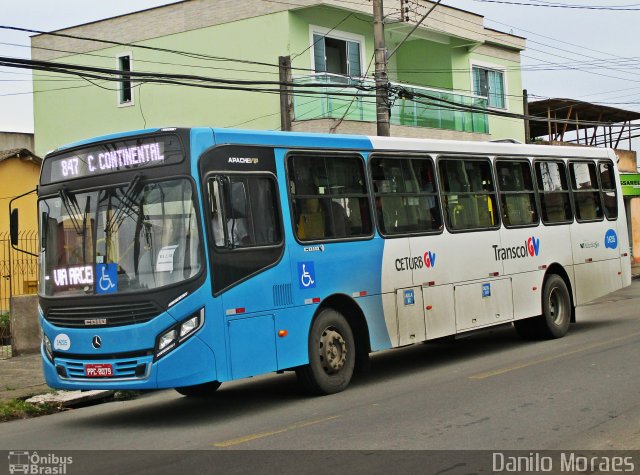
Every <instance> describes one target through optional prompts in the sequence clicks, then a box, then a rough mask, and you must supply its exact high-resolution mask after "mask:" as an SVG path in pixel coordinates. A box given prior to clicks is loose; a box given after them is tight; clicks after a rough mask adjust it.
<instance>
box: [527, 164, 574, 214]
mask: <svg viewBox="0 0 640 475" xmlns="http://www.w3.org/2000/svg"><path fill="white" fill-rule="evenodd" d="M535 170H536V181H537V187H538V194H539V196H540V214H541V216H542V222H543V223H545V224H560V223H570V222H571V221H573V212H572V211H571V200H570V198H569V185H568V182H567V175H566V169H565V166H564V162H561V161H551V160H544V161H538V162H536V165H535Z"/></svg>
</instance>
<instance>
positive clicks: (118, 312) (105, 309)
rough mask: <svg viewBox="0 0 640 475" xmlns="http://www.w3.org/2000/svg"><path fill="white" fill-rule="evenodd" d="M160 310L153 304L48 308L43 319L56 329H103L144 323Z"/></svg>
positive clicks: (136, 303)
mask: <svg viewBox="0 0 640 475" xmlns="http://www.w3.org/2000/svg"><path fill="white" fill-rule="evenodd" d="M161 312H162V310H161V309H160V308H159V307H158V306H157V305H156V304H154V303H153V302H135V303H134V302H132V303H127V304H117V305H100V306H97V305H96V306H83V307H61V308H50V309H49V310H48V311H47V313H46V314H45V316H44V318H45V319H46V320H47V321H48V322H49V323H51V324H52V325H56V326H58V327H67V328H86V327H90V328H104V327H117V326H122V325H133V324H135V323H145V322H148V321H149V320H151V319H153V318H154V317H156V316H157V315H159V314H160V313H161Z"/></svg>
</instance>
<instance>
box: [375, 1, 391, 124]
mask: <svg viewBox="0 0 640 475" xmlns="http://www.w3.org/2000/svg"><path fill="white" fill-rule="evenodd" d="M383 21H384V11H383V7H382V0H373V42H374V46H375V59H376V72H375V78H376V123H377V126H378V127H377V129H378V135H380V136H385V137H388V136H389V135H391V132H390V127H389V116H390V110H389V78H388V77H387V58H386V53H387V52H386V46H385V41H384V23H383Z"/></svg>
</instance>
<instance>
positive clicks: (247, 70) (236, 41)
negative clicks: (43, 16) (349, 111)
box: [32, 0, 524, 155]
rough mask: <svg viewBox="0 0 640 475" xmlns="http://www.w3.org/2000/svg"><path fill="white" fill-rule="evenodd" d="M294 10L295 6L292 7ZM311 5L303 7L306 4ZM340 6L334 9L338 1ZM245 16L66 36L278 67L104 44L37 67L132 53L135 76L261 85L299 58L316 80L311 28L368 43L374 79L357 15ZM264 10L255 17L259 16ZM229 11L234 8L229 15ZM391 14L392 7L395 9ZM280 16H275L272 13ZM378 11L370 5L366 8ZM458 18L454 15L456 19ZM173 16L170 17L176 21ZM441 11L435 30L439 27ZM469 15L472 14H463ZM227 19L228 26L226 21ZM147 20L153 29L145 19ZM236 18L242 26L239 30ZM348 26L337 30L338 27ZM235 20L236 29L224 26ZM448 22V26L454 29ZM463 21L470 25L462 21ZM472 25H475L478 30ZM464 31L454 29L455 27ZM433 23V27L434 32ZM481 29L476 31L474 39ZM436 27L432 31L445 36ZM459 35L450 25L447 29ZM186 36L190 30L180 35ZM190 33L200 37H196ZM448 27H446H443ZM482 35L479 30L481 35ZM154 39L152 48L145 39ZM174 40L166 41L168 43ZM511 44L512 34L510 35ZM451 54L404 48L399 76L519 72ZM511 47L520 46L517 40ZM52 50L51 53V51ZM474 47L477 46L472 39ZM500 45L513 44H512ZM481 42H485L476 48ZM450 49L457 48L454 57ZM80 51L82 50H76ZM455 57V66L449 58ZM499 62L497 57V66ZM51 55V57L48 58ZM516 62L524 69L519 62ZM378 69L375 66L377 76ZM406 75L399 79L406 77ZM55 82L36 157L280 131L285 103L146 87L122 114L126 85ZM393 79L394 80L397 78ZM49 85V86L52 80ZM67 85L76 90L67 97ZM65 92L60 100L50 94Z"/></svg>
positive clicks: (198, 2)
mask: <svg viewBox="0 0 640 475" xmlns="http://www.w3.org/2000/svg"><path fill="white" fill-rule="evenodd" d="M285 3H286V2H285ZM305 3H311V1H310V0H304V1H302V2H301V5H302V4H305ZM329 3H331V4H333V3H334V2H329ZM231 4H232V2H230V1H227V0H218V1H217V2H216V3H215V5H221V6H224V5H227V6H228V5H231ZM237 4H238V8H237V11H236V10H234V11H233V12H229V11H227V10H224V11H221V12H220V14H219V15H218V16H216V15H215V14H214V13H212V10H214V9H213V8H211V7H209V8H206V7H207V6H210V5H213V4H212V3H210V4H208V3H207V2H204V1H203V0H193V1H192V2H184V3H179V4H176V5H173V6H168V7H165V9H162V8H158V9H153V10H150V11H147V12H141V13H138V14H134V15H127V16H123V17H118V18H114V19H109V20H105V21H103V22H96V23H93V24H88V25H82V26H79V27H75V28H71V29H68V30H65V33H72V34H79V35H86V36H95V37H99V38H100V37H101V38H114V37H117V38H118V39H119V40H121V41H136V40H138V41H140V44H142V45H145V46H153V47H160V48H167V49H172V50H182V51H189V52H193V53H199V54H205V55H214V56H221V57H227V58H242V59H247V60H250V61H256V62H266V63H270V64H272V65H274V66H264V65H257V64H242V63H237V62H230V61H218V60H214V59H207V60H204V59H198V58H193V57H191V56H185V55H170V54H167V53H166V52H165V53H161V52H156V51H149V50H140V49H136V48H127V47H113V48H105V49H96V48H97V44H96V43H90V44H85V45H84V46H83V47H82V48H83V49H84V50H85V51H91V54H90V55H72V56H60V53H59V52H57V53H55V54H54V53H53V52H50V51H49V52H46V51H48V50H46V51H45V50H40V49H33V55H34V58H36V59H55V60H56V61H59V62H67V63H71V64H79V65H90V66H99V67H104V68H109V69H114V68H115V67H116V56H117V55H121V54H124V53H132V57H133V70H134V71H145V70H146V71H154V72H164V73H185V74H198V75H203V76H209V77H216V78H220V79H226V80H234V79H253V80H265V79H268V80H273V81H277V80H278V75H277V72H278V70H277V67H275V65H276V64H277V61H278V57H279V56H282V55H291V57H292V63H293V68H294V69H293V74H294V75H297V74H309V73H312V72H313V71H312V61H311V54H312V48H309V46H310V45H309V42H310V37H309V24H313V25H318V26H322V27H325V28H327V29H331V28H335V29H336V30H341V31H349V32H352V33H356V34H360V35H362V36H364V38H365V41H364V54H363V55H362V63H363V71H366V69H367V66H368V64H369V61H370V59H371V57H372V55H373V51H374V48H373V38H372V31H371V25H370V23H367V22H366V21H363V20H362V19H361V18H359V17H358V16H357V15H351V16H349V14H348V13H346V12H345V11H344V10H338V9H336V8H328V7H326V6H319V7H313V8H309V9H301V10H291V11H280V12H275V13H271V14H266V15H264V16H255V17H254V18H248V19H239V18H242V16H243V15H244V16H246V15H250V14H254V15H260V14H262V13H263V10H264V6H263V4H269V5H271V7H270V8H272V7H273V8H276V6H277V7H278V8H280V9H283V8H289V7H287V6H286V5H283V4H278V3H277V2H276V3H273V5H272V4H271V2H246V1H245V2H243V1H241V0H239V1H238V2H237ZM251 5H255V10H251ZM195 6H200V7H201V10H202V18H200V17H198V15H197V11H198V10H197V8H195ZM228 8H229V9H233V8H232V7H231V6H228ZM388 8H391V7H390V6H389V7H388ZM269 11H271V10H269ZM367 11H370V6H369V7H367ZM447 11H449V10H447ZM169 13H171V15H169ZM436 13H437V12H434V15H432V17H433V18H431V17H430V18H429V19H428V22H427V23H429V22H435V21H436V20H437V18H438V15H437V14H436ZM449 13H450V14H452V15H462V17H464V19H465V22H464V25H465V29H464V31H467V33H465V35H466V36H469V37H472V38H475V41H482V40H483V38H484V36H483V35H487V34H488V33H487V32H488V31H489V30H486V31H485V30H484V29H483V28H482V19H481V17H478V16H474V15H471V14H466V13H464V12H460V11H457V10H451V11H449ZM463 13H464V14H463ZM218 17H219V18H218ZM145 19H146V20H145ZM234 19H237V20H235V21H234ZM340 20H344V21H343V22H342V23H341V24H339V25H338V26H336V25H337V23H338V22H339V21H340ZM222 21H227V22H228V23H221V22H222ZM451 21H453V20H451V18H448V20H447V22H451ZM460 21H462V20H460ZM206 22H209V23H219V24H216V25H214V26H208V27H201V25H202V24H205V23H206ZM469 22H471V23H469ZM454 23H455V21H454ZM429 24H431V23H429ZM471 24H472V25H473V26H474V27H473V28H472V30H473V31H471V30H469V28H470V26H469V25H471ZM143 25H147V26H149V25H153V28H152V29H151V30H149V29H147V31H142V30H141V29H140V28H141V26H143ZM436 27H437V25H432V28H436ZM450 27H451V28H454V27H453V26H451V25H450V26H447V27H446V28H450ZM181 28H183V29H186V31H182V32H177V30H180V29H181ZM189 28H191V29H189ZM440 28H444V27H440ZM476 30H477V31H476ZM154 35H155V36H156V37H155V38H152V39H146V40H143V39H142V38H149V37H150V36H154ZM163 35H166V36H163ZM502 36H505V35H502ZM448 38H449V39H450V41H451V45H446V44H438V43H435V42H433V41H427V40H415V41H410V42H409V43H407V44H405V45H404V46H403V48H406V51H401V52H400V53H398V56H397V57H395V56H394V58H393V60H392V62H391V64H390V67H391V68H393V69H410V68H412V67H414V65H413V64H412V63H413V61H414V60H415V58H412V56H413V55H417V57H418V61H417V63H418V64H416V67H418V68H437V69H438V70H447V71H448V70H450V69H453V70H454V74H451V73H450V72H447V73H437V74H436V73H428V74H427V73H424V74H419V75H418V76H416V77H414V78H411V77H409V76H404V75H403V76H402V77H400V76H398V78H399V79H402V80H403V81H407V82H413V81H415V82H423V83H425V84H426V83H430V85H432V86H437V87H443V88H450V87H451V88H453V89H457V90H461V91H470V90H471V86H470V73H466V74H462V73H460V72H459V71H458V70H459V69H462V70H463V71H464V70H468V69H469V67H470V55H471V57H474V58H476V59H479V60H480V59H482V60H486V61H489V62H493V63H498V64H500V65H505V66H513V65H516V66H518V65H519V63H518V61H517V58H518V53H517V51H515V50H514V51H511V52H510V51H507V52H505V51H504V48H502V49H501V48H498V47H487V46H484V45H483V46H481V47H479V48H478V49H477V50H475V51H472V52H471V53H470V52H469V49H468V44H469V40H465V39H456V38H455V37H453V36H451V37H448ZM507 39H510V40H511V39H513V38H511V37H508V38H507ZM32 41H33V45H34V46H35V47H37V46H48V47H51V45H54V47H55V48H56V49H66V50H67V51H78V49H77V48H80V45H79V43H78V42H77V40H71V39H63V38H59V37H57V38H54V39H52V38H50V37H45V36H43V35H40V36H37V37H35V38H34V39H33V40H32ZM48 41H50V42H51V45H49V44H48ZM471 41H474V40H471ZM495 41H497V42H500V41H504V38H500V39H496V40H495ZM477 44H478V43H476V45H477ZM450 46H451V48H450ZM76 47H77V48H76ZM447 52H448V53H450V54H451V56H450V58H451V59H448V57H447V54H448V53H447ZM494 53H495V54H496V56H497V57H496V58H493V57H491V55H492V54H494ZM47 55H49V56H51V55H53V56H52V57H48V56H47ZM513 57H515V58H516V60H515V61H514V60H513ZM371 69H373V66H372V68H371ZM398 74H399V73H398ZM52 75H53V73H50V72H47V73H46V76H47V77H46V78H45V77H44V75H43V74H39V73H34V90H38V91H44V92H41V93H36V94H34V120H35V127H36V130H37V134H36V144H35V152H36V153H37V154H38V155H44V154H45V153H46V152H48V151H50V150H52V149H54V148H57V147H59V146H61V145H64V144H67V143H70V142H74V141H77V140H81V139H84V138H89V137H94V136H100V135H104V134H109V133H114V132H119V131H125V130H137V129H142V128H154V127H172V126H184V127H190V126H214V127H237V128H246V129H266V130H277V129H279V127H280V112H279V96H278V94H277V85H273V86H271V87H270V89H272V92H275V93H271V94H266V93H256V92H245V91H237V92H236V91H224V90H216V89H205V88H195V87H181V86H178V85H167V84H164V85H157V84H137V85H136V87H135V88H134V94H133V95H134V98H133V101H132V104H131V105H128V106H118V104H117V98H118V92H117V91H116V90H114V89H117V87H118V84H117V83H114V82H104V81H102V82H101V81H96V83H97V84H98V86H99V87H96V86H95V85H91V84H88V83H87V82H86V81H83V80H80V79H73V78H70V77H69V76H60V79H64V81H65V82H64V83H59V82H54V81H51V79H52V78H51V76H52ZM392 77H393V75H392ZM507 78H508V79H507V87H508V88H509V89H508V92H509V94H515V95H517V94H520V93H521V92H520V91H521V89H522V88H521V81H520V78H519V72H518V71H517V70H516V71H510V72H508V73H507ZM45 79H46V80H45ZM61 84H63V85H64V86H65V87H67V88H68V89H64V90H62V89H61V87H60V86H61ZM50 89H56V92H55V93H53V92H48V90H50ZM509 111H512V112H518V111H520V112H521V111H522V104H518V101H517V100H512V101H510V104H509ZM490 133H491V138H495V139H497V138H516V139H518V140H524V132H523V125H522V121H521V120H514V119H504V118H491V119H490Z"/></svg>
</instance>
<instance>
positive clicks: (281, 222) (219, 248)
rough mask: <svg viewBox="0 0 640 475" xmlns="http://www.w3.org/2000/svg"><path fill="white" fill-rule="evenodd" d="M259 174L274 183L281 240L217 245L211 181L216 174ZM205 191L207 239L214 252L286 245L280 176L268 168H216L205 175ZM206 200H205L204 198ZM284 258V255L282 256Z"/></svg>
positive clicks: (252, 249) (258, 175) (253, 249)
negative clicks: (252, 243) (214, 230)
mask: <svg viewBox="0 0 640 475" xmlns="http://www.w3.org/2000/svg"><path fill="white" fill-rule="evenodd" d="M221 175H222V176H226V177H232V176H257V177H262V178H268V179H269V180H270V181H271V182H272V184H273V185H274V195H275V197H276V206H277V208H278V209H277V210H276V214H277V216H276V218H277V219H276V221H277V224H278V225H279V226H280V241H279V242H278V243H277V244H267V245H263V246H242V247H231V248H230V247H227V246H217V245H216V243H215V236H214V232H213V213H212V211H211V193H210V191H209V182H210V181H211V180H212V179H213V177H215V176H221ZM204 184H205V187H204V191H205V195H204V196H203V198H205V199H206V201H205V202H204V203H203V204H206V207H207V210H206V212H205V218H206V219H207V222H206V228H207V231H208V232H209V233H210V236H211V242H210V243H209V242H208V241H207V246H208V247H210V248H211V249H213V250H214V252H220V253H227V252H242V251H254V252H255V251H256V250H260V249H276V248H280V247H284V244H285V236H284V234H285V233H284V220H283V219H282V203H281V201H280V188H279V183H278V177H277V176H276V175H275V174H274V173H272V172H270V171H267V170H259V171H238V170H216V171H210V172H207V173H206V174H205V176H204ZM203 201H204V200H203ZM281 258H282V257H281Z"/></svg>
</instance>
